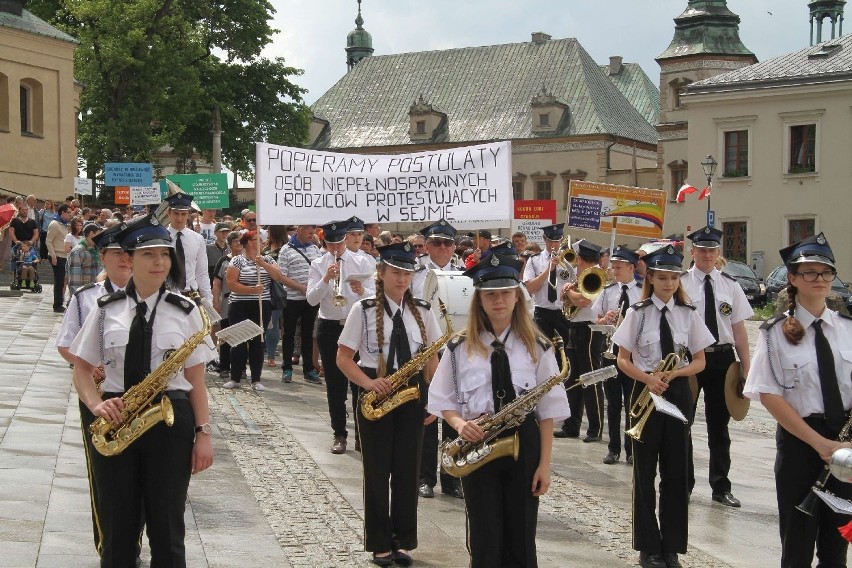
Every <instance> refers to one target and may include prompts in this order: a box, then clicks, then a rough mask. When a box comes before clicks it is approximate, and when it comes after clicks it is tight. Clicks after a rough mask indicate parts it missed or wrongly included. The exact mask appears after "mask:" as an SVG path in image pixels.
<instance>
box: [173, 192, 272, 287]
mask: <svg viewBox="0 0 852 568" xmlns="http://www.w3.org/2000/svg"><path fill="white" fill-rule="evenodd" d="M166 201H168V203H169V235H171V237H172V241H174V247H175V254H176V255H177V258H178V261H179V262H180V265H181V271H182V274H183V275H182V276H181V277H180V280H179V281H178V282H177V284H176V286H177V288H175V289H176V290H178V291H179V292H180V293H182V294H184V293H189V292H192V291H198V293H199V294H201V296H202V297H203V298H207V299H208V300H210V301H211V302H212V301H213V289H212V287H211V285H210V276H209V275H208V274H207V242H206V241H205V240H204V237H202V236H201V234H199V233H196V232H195V231H193V230H192V228H191V227H189V226H188V224H187V221H188V219H189V214H190V211H191V210H192V196H191V195H187V194H186V193H175V194H172V195H170V196H168V197H167V198H166ZM252 216H255V217H256V215H255V214H254V213H252ZM251 228H252V229H254V228H255V226H252V227H251Z"/></svg>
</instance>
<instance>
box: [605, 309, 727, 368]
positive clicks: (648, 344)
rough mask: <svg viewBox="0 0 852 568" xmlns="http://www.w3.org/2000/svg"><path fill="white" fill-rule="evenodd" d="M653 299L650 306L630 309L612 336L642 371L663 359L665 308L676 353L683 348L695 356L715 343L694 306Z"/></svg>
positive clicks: (654, 365) (654, 366) (614, 341)
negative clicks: (662, 342) (662, 341)
mask: <svg viewBox="0 0 852 568" xmlns="http://www.w3.org/2000/svg"><path fill="white" fill-rule="evenodd" d="M650 299H651V304H650V305H645V306H643V307H631V308H630V309H629V310H627V315H626V316H625V317H624V321H623V322H622V323H621V325H620V326H619V327H618V331H616V332H615V333H614V334H613V335H612V342H613V343H615V344H616V345H618V346H619V347H620V348H622V349H626V350H628V351H630V353H631V355H632V360H633V364H634V365H636V366H637V367H638V368H639V369H641V370H642V371H645V372H649V371H653V370H654V369H655V368H656V367H657V364H658V363H659V362H660V361H661V360H662V358H663V349H662V346H661V345H660V314H661V313H662V309H663V306H666V307H668V313H667V314H666V319H667V320H668V322H669V327H670V328H671V330H672V339H673V340H674V348H675V353H677V352H678V351H679V350H680V348H681V347H683V348H686V349H687V350H689V352H690V353H692V354H695V353H698V352H699V351H702V350H703V349H704V348H705V347H707V346H709V345H712V344H713V342H714V341H715V340H714V339H713V334H712V333H710V330H709V329H707V326H706V325H704V321H703V320H702V319H701V316H699V315H698V313H697V311H696V310H694V309H693V308H692V307H690V306H679V305H676V304H675V301H674V298H671V299H670V300H669V301H668V303H666V304H664V303H663V302H662V301H661V300H660V299H659V298H658V297H657V296H656V295H651V298H650ZM643 304H644V302H643ZM683 365H685V362H684V363H683V364H682V365H681V366H683Z"/></svg>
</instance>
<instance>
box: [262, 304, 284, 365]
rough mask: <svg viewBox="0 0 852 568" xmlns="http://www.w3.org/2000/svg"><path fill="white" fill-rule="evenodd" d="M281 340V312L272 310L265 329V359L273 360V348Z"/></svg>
mask: <svg viewBox="0 0 852 568" xmlns="http://www.w3.org/2000/svg"><path fill="white" fill-rule="evenodd" d="M279 339H281V310H272V313H271V314H270V317H269V326H267V328H266V358H267V359H269V360H270V361H271V360H272V359H275V348H276V347H278V340H279Z"/></svg>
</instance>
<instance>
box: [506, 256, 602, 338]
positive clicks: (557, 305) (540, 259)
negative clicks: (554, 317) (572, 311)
mask: <svg viewBox="0 0 852 568" xmlns="http://www.w3.org/2000/svg"><path fill="white" fill-rule="evenodd" d="M549 266H550V253H549V252H546V251H543V252H540V253H538V254H536V255H533V256H531V257H529V259H528V260H527V265H526V266H525V267H524V277H523V281H524V282H529V281H530V280H532V279H533V278H535V277H536V276H538V275H539V274H541V273H542V272H547V270H548V267H549ZM555 271H556V301H555V302H551V301H550V300H548V299H547V294H548V290H549V289H550V282H549V281H548V280H547V279H545V282H544V284H542V285H541V288H539V289H538V291H537V292H536V293H535V294H531V296H532V299H533V302H535V306H536V307H537V308H545V309H548V310H561V309H562V299H561V297H562V287H563V286H564V285H565V284H567V283H568V282H570V281H571V279H572V278H573V276H574V275H573V274H572V273H571V272H570V271H567V270H563V269H562V268H560V267H558V266H557V267H556V269H555ZM566 272H567V274H566ZM547 278H550V276H548V277H547ZM589 311H591V310H589ZM575 321H582V320H578V319H576V318H575Z"/></svg>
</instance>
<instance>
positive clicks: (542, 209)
mask: <svg viewBox="0 0 852 568" xmlns="http://www.w3.org/2000/svg"><path fill="white" fill-rule="evenodd" d="M554 223H556V200H555V199H518V200H516V201H515V215H514V219H513V220H512V233H517V232H521V233H523V234H524V235H526V237H527V242H530V243H538V244H539V245H541V246H544V234H543V233H542V232H541V228H542V227H546V226H548V225H552V224H554Z"/></svg>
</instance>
